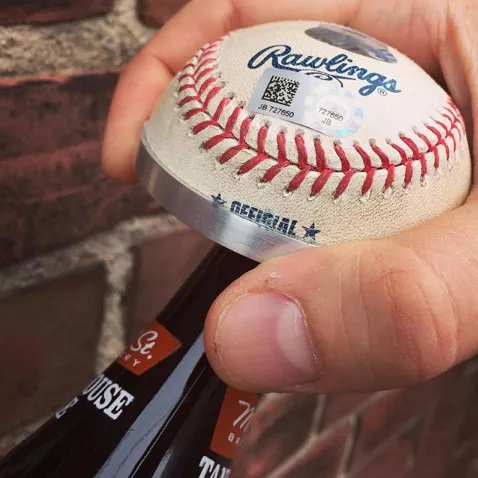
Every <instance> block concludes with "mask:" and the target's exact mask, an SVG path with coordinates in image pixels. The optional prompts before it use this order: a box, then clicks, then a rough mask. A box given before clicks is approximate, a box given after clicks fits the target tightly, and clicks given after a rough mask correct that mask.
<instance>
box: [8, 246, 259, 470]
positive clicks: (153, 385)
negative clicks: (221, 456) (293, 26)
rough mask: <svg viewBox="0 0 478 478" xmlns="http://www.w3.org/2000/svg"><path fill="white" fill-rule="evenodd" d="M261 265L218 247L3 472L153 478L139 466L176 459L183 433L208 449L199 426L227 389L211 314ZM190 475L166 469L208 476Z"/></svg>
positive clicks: (213, 413) (17, 451)
mask: <svg viewBox="0 0 478 478" xmlns="http://www.w3.org/2000/svg"><path fill="white" fill-rule="evenodd" d="M255 265H256V263H255V262H253V261H251V260H249V259H246V258H244V257H242V256H240V255H238V254H235V253H233V252H231V251H229V250H227V249H224V248H221V247H219V246H216V247H215V248H214V249H213V250H212V251H211V252H210V254H209V255H208V256H207V257H206V258H205V259H204V261H203V262H202V263H201V265H200V266H199V267H198V268H197V269H196V271H195V272H194V273H193V274H192V275H191V277H190V278H189V279H188V280H187V281H186V282H185V284H184V285H183V286H182V287H181V289H180V290H179V291H178V293H177V294H176V295H175V297H174V298H173V299H172V300H171V301H170V303H169V304H168V305H167V306H166V307H165V309H164V310H163V311H162V312H161V314H160V315H159V316H158V317H157V318H156V320H154V321H153V322H152V323H151V324H150V326H149V327H147V328H146V329H145V330H144V331H143V332H142V333H141V334H140V336H139V337H138V339H137V340H135V341H134V342H133V343H132V344H131V345H130V346H129V347H128V348H127V349H126V350H125V351H124V352H123V353H122V354H121V356H120V357H118V359H117V360H116V361H115V362H114V363H112V364H111V365H110V366H109V367H108V368H107V369H106V370H105V371H104V373H102V374H100V375H99V376H98V377H96V378H95V379H94V380H93V381H92V382H91V383H90V384H89V385H88V386H87V387H86V388H85V389H84V390H83V391H81V392H80V393H79V394H78V395H77V396H76V397H74V398H73V400H71V401H70V403H68V404H67V405H66V406H65V407H64V408H62V409H61V410H58V411H57V412H56V414H55V415H54V416H53V417H51V418H50V420H48V421H47V422H46V423H45V424H44V425H43V426H42V427H41V428H40V429H38V430H37V431H36V432H35V433H34V434H32V435H31V436H30V437H29V438H27V439H26V440H25V441H24V442H22V443H21V444H20V445H19V446H17V447H16V448H14V449H13V450H12V451H10V453H9V454H7V455H6V456H5V457H4V458H3V459H2V460H1V461H0V478H7V477H8V478H20V477H29V478H43V477H45V478H47V477H48V478H53V477H55V478H56V477H65V478H76V477H78V478H89V477H98V478H113V477H118V478H120V477H121V478H123V477H129V476H138V477H139V476H150V475H147V474H141V470H142V468H141V466H140V464H141V463H143V462H145V463H146V459H148V462H149V460H151V459H152V457H153V456H154V457H156V458H158V459H159V461H161V460H163V458H164V457H165V456H169V455H168V453H171V450H172V449H174V446H173V443H176V444H177V443H179V441H178V440H179V436H180V435H181V437H183V438H181V440H184V443H191V440H192V441H193V442H194V440H196V439H197V440H199V442H198V443H199V445H197V446H198V449H199V448H200V447H201V446H202V441H201V440H202V439H203V438H201V436H200V433H199V432H197V433H194V432H193V430H196V429H197V430H199V429H201V430H202V428H201V427H203V426H206V424H205V425H202V424H200V422H201V416H204V417H205V418H206V417H207V420H206V421H207V423H208V424H209V423H210V420H209V418H210V417H214V416H217V414H218V413H219V408H218V407H220V406H221V400H222V399H221V394H222V396H223V395H224V391H225V390H227V387H226V386H225V385H224V384H223V383H222V382H221V381H220V380H219V379H218V378H217V377H216V376H215V374H214V372H213V371H212V369H211V367H210V366H209V364H208V362H207V359H206V356H205V353H204V345H203V336H202V330H203V326H204V320H205V317H206V314H207V312H208V310H209V308H210V306H211V305H212V303H213V301H214V300H215V299H216V297H217V296H218V295H219V294H220V293H221V292H222V291H223V290H224V288H225V287H227V286H228V285H229V284H230V283H231V282H233V281H234V280H235V279H237V278H238V277H240V276H241V275H242V274H243V273H245V272H246V271H248V270H250V269H252V268H253V267H255ZM208 397H210V398H208ZM201 407H202V408H201ZM199 409H201V410H202V412H201V413H199V412H198V411H197V410H199ZM193 412H194V413H195V414H194V413H193ZM198 414H199V415H198ZM190 417H197V419H196V420H195V423H196V425H195V426H190V423H192V422H191V420H193V419H192V418H191V419H190ZM208 420H209V421H208ZM213 420H214V418H213ZM193 421H194V420H193ZM188 430H189V431H190V432H191V433H193V434H192V435H191V436H189V435H188ZM175 446H176V448H177V449H178V450H179V448H178V445H175ZM181 446H182V445H181ZM153 451H154V453H153ZM174 457H175V459H176V460H177V459H178V458H177V454H176V455H174ZM182 460H183V461H184V460H186V458H182ZM179 461H180V462H181V460H179ZM224 463H225V462H224ZM225 465H226V466H227V464H226V463H225ZM145 466H146V465H145ZM143 469H144V468H143ZM168 469H169V470H170V469H171V468H168ZM184 473H185V474H183V473H182V472H181V473H177V474H174V473H173V474H169V475H164V476H175V477H184V478H187V477H188V476H194V477H196V476H199V475H198V474H194V473H193V474H191V475H188V474H187V473H189V472H186V471H185V472H184ZM156 476H163V475H161V474H160V475H156ZM205 476H207V475H205Z"/></svg>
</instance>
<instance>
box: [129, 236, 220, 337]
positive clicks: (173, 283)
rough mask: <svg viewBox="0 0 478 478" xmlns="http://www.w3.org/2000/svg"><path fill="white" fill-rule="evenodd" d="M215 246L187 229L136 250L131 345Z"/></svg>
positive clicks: (130, 326) (157, 239) (130, 323)
mask: <svg viewBox="0 0 478 478" xmlns="http://www.w3.org/2000/svg"><path fill="white" fill-rule="evenodd" d="M212 245H213V243H212V242H211V241H209V240H208V239H206V238H205V237H204V236H202V235H201V234H199V233H197V232H195V231H192V230H190V229H187V230H185V231H182V232H177V233H173V234H168V235H165V236H163V237H155V238H153V239H151V240H149V241H147V242H144V243H142V244H140V245H138V246H137V247H135V249H134V254H135V256H136V260H135V271H134V278H133V281H134V282H133V285H132V294H131V299H130V303H129V306H128V308H129V311H130V314H129V320H128V323H127V337H128V342H130V341H132V340H133V339H134V338H135V337H136V336H137V335H138V333H139V332H140V331H141V330H142V329H143V327H144V326H145V325H147V324H149V323H150V322H151V320H153V319H154V317H156V315H158V313H159V312H160V311H161V310H162V309H163V308H164V306H165V305H166V304H167V303H168V301H169V300H170V299H171V298H172V297H173V295H174V294H175V292H176V291H177V290H178V289H179V288H180V286H181V285H182V284H183V282H184V280H185V279H186V278H187V277H188V276H189V275H190V274H191V273H192V272H193V270H194V269H195V268H196V266H197V265H198V264H199V263H200V262H201V260H202V259H203V258H204V256H205V255H206V254H207V252H208V251H209V250H210V249H211V247H212Z"/></svg>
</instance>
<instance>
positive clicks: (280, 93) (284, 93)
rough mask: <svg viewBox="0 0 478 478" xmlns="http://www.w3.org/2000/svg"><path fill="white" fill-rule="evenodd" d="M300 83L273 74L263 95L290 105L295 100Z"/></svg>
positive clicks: (268, 99)
mask: <svg viewBox="0 0 478 478" xmlns="http://www.w3.org/2000/svg"><path fill="white" fill-rule="evenodd" d="M299 85H300V82H299V81H296V80H290V79H289V78H282V77H280V76H272V77H271V79H270V81H269V84H268V85H267V88H266V90H265V91H264V94H263V95H262V99H263V100H267V101H272V102H273V103H277V104H279V105H283V106H290V105H291V104H292V102H293V101H294V97H295V95H296V93H297V90H298V89H299Z"/></svg>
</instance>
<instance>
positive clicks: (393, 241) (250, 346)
mask: <svg viewBox="0 0 478 478" xmlns="http://www.w3.org/2000/svg"><path fill="white" fill-rule="evenodd" d="M452 8H453V10H452ZM294 19H317V20H324V21H331V22H336V23H341V24H345V25H348V26H351V27H353V28H356V29H358V30H361V31H363V32H364V33H368V34H370V35H372V36H374V37H376V38H378V39H379V40H382V41H383V42H385V43H389V44H391V45H392V46H394V47H396V48H398V49H399V50H401V51H402V52H403V53H405V54H407V55H408V56H409V57H411V58H412V59H414V60H415V61H416V62H417V63H419V64H420V65H421V66H422V67H423V68H424V69H425V70H427V71H428V72H429V73H430V74H432V75H433V76H435V77H436V78H438V79H439V80H444V82H446V84H447V87H448V89H449V91H450V94H451V95H452V97H453V99H454V100H455V102H456V103H457V105H458V107H459V108H460V109H461V111H462V112H463V113H464V115H465V118H466V120H467V122H468V126H469V127H470V135H471V134H472V133H473V131H472V128H471V126H472V124H473V120H475V121H474V123H475V124H476V118H477V117H478V107H477V104H476V101H477V93H478V66H477V65H478V62H477V60H478V33H475V32H474V29H473V28H472V27H473V25H475V24H476V21H478V7H474V6H472V0H459V1H455V2H453V4H452V3H451V2H449V1H447V0H433V1H431V0H422V1H421V2H413V0H404V1H402V2H400V3H398V4H396V3H394V2H390V1H388V0H377V1H376V2H373V4H372V5H369V4H367V6H365V4H364V3H363V2H360V1H359V0H322V1H321V2H316V1H314V0H296V1H294V2H292V1H290V0H261V1H260V2H256V1H255V0H236V1H234V0H229V1H226V0H193V1H192V2H191V3H190V4H188V5H187V6H186V7H185V8H184V9H183V10H182V11H181V12H180V13H179V14H178V15H177V16H176V17H175V18H173V19H172V20H171V21H170V22H169V23H168V24H167V25H165V26H164V27H163V28H162V29H161V30H160V32H159V33H158V34H157V35H156V37H154V38H153V40H152V41H151V42H150V43H149V44H148V45H147V46H146V47H145V48H144V49H143V51H142V52H141V53H140V54H138V56H137V57H136V58H135V59H134V60H133V61H132V62H131V63H130V65H129V66H128V68H127V69H126V71H125V72H124V74H123V75H122V78H121V80H120V83H119V85H118V89H117V92H116V95H115V98H114V101H113V104H112V107H111V113H110V118H109V122H108V127H107V134H106V138H105V144H104V167H105V169H106V171H107V172H108V173H109V174H111V175H112V176H114V177H116V178H118V179H121V180H126V181H133V180H134V173H133V161H134V158H135V154H136V150H137V146H138V142H139V130H140V128H141V125H142V123H143V122H144V120H145V119H146V118H147V117H148V116H149V114H150V112H151V110H152V109H153V107H154V105H155V103H156V102H157V100H158V98H159V96H160V95H161V93H162V91H164V89H165V88H166V87H167V85H168V83H169V82H170V80H171V79H172V77H173V75H174V74H175V73H176V72H177V71H178V70H179V69H181V68H182V67H183V66H184V64H185V63H186V62H187V60H188V59H189V58H190V57H192V56H193V55H194V53H195V52H196V50H197V49H198V48H199V47H201V46H202V45H203V44H204V43H206V42H211V41H214V40H216V39H217V38H218V37H220V36H221V35H222V34H224V33H225V32H226V31H228V30H230V29H235V28H239V27H244V26H251V25H254V24H259V23H265V22H270V21H274V20H294ZM470 139H472V137H471V136H470ZM477 200H478V199H477V198H476V192H475V190H474V189H473V190H472V193H471V195H470V197H469V199H468V201H467V203H466V204H465V205H463V206H462V207H461V208H459V209H457V210H455V211H452V212H450V213H447V214H445V215H443V216H441V217H440V218H437V219H435V220H433V221H430V222H429V223H427V224H424V225H422V226H419V227H416V228H414V229H412V230H409V231H406V232H403V233H401V234H398V235H395V236H393V237H390V238H388V239H385V240H381V241H373V242H371V241H363V242H360V243H354V244H343V245H337V246H330V247H324V248H317V249H313V250H307V251H302V252H298V253H294V254H290V255H288V256H285V257H281V258H277V259H274V260H271V261H268V262H265V263H263V264H261V265H260V266H258V267H257V268H256V269H255V270H254V271H251V272H250V273H248V274H246V275H245V276H243V277H242V278H241V279H240V280H239V281H237V282H236V283H235V284H233V285H232V286H231V287H229V288H228V289H227V290H226V291H225V292H224V293H223V294H222V295H221V296H220V297H219V298H218V300H217V301H216V302H215V304H214V306H213V307H212V309H211V311H210V313H209V316H208V319H207V324H206V330H205V340H206V346H207V350H208V356H209V358H210V361H211V363H212V365H213V366H214V368H215V369H216V371H217V372H218V373H219V375H221V377H222V378H223V379H224V380H226V381H227V382H229V383H230V384H232V385H234V386H236V387H239V388H245V389H252V390H256V391H271V390H277V391H279V390H280V391H283V390H296V391H312V392H333V391H363V390H378V389H387V388H394V387H399V386H404V385H407V384H410V383H412V382H415V381H418V380H423V379H426V378H429V377H433V376H435V375H437V374H439V373H441V372H443V371H445V370H446V369H448V368H449V367H451V366H453V365H454V364H456V363H458V362H460V361H462V360H464V359H466V358H468V357H469V356H471V355H474V354H475V353H476V350H477V348H478V325H477V320H476V319H475V316H474V314H475V313H478V294H477V293H476V288H477V283H478V239H477V238H475V236H476V231H478V218H477V214H476V209H477V208H478V206H477V204H476V201H477ZM475 311H476V312H475Z"/></svg>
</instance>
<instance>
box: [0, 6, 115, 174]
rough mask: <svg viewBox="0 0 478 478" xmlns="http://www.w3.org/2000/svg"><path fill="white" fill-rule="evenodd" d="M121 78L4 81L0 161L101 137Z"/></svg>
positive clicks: (0, 87) (98, 76)
mask: <svg viewBox="0 0 478 478" xmlns="http://www.w3.org/2000/svg"><path fill="white" fill-rule="evenodd" d="M77 3H79V4H80V3H82V2H77ZM117 80H118V73H117V72H95V73H89V74H84V75H75V76H59V77H45V78H36V79H25V80H2V81H0V110H1V111H2V120H0V151H1V152H2V154H1V157H0V167H2V165H1V160H2V159H11V158H13V157H16V156H25V155H30V154H35V155H36V154H41V153H46V152H52V151H56V150H58V149H62V148H66V147H69V146H72V145H76V144H81V143H84V142H86V141H90V140H94V141H101V140H102V138H103V132H104V124H105V121H106V118H107V115H108V110H109V105H110V102H111V98H112V95H113V91H114V88H115V86H116V83H117Z"/></svg>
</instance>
